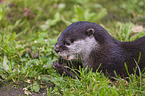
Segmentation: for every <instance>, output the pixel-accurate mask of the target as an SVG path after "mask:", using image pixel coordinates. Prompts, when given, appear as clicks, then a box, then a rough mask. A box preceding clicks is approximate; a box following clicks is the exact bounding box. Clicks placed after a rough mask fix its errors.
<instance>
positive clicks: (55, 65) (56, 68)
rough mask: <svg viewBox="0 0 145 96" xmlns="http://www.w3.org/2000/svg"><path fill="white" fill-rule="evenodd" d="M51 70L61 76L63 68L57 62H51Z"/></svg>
mask: <svg viewBox="0 0 145 96" xmlns="http://www.w3.org/2000/svg"><path fill="white" fill-rule="evenodd" d="M53 68H54V69H55V70H56V71H57V72H58V73H59V74H60V75H62V74H63V72H64V67H63V66H62V64H59V63H58V62H53Z"/></svg>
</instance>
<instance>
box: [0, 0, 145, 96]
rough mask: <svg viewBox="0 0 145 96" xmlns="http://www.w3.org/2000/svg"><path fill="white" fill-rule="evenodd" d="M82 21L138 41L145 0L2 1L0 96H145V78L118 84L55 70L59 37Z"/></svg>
mask: <svg viewBox="0 0 145 96" xmlns="http://www.w3.org/2000/svg"><path fill="white" fill-rule="evenodd" d="M77 21H90V22H94V23H97V24H99V25H101V26H103V27H104V28H105V29H106V30H107V31H108V32H109V33H110V34H111V35H112V36H113V37H114V38H116V39H118V40H120V41H133V40H135V39H137V38H139V37H142V36H145V0H139V1H138V0H0V95H1V96H4V95H5V96H16V95H22V96H23V95H30V96H31V95H33V96H35V95H36V96H62V95H64V96H120V95H121V96H144V95H145V73H141V74H140V75H139V76H138V75H136V72H134V74H129V76H128V77H126V78H121V77H119V76H116V77H115V78H114V79H115V80H114V81H112V80H110V79H109V77H106V76H104V74H103V73H101V72H95V73H93V72H92V71H90V72H89V73H87V72H86V70H82V69H80V70H79V71H80V79H78V78H71V77H66V76H60V75H59V74H58V73H57V72H56V70H54V69H53V67H52V64H53V61H56V60H57V54H56V53H55V51H54V45H55V43H56V42H57V38H58V37H59V35H60V34H61V32H62V31H63V30H64V29H65V28H66V27H67V26H68V25H70V24H71V23H73V22H77ZM126 68H127V66H126Z"/></svg>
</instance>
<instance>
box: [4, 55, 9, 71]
mask: <svg viewBox="0 0 145 96" xmlns="http://www.w3.org/2000/svg"><path fill="white" fill-rule="evenodd" d="M8 63H9V60H8V59H7V56H6V55H4V59H3V67H4V69H5V70H9V69H10V68H9V65H8Z"/></svg>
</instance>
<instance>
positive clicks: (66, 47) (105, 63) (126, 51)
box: [53, 21, 145, 76]
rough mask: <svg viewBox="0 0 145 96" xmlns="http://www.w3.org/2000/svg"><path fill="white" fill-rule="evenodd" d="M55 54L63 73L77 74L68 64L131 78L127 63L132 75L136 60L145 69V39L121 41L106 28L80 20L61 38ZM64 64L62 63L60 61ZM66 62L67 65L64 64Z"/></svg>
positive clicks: (55, 64)
mask: <svg viewBox="0 0 145 96" xmlns="http://www.w3.org/2000/svg"><path fill="white" fill-rule="evenodd" d="M55 51H56V52H57V53H58V55H59V56H60V59H59V60H58V62H54V64H53V67H54V68H55V69H56V70H57V71H58V72H59V73H60V74H62V73H66V74H67V75H70V76H72V75H74V73H73V72H72V71H71V70H69V69H67V68H66V67H65V66H68V62H70V63H71V65H72V66H73V68H75V69H78V68H79V67H78V66H79V65H81V67H83V68H86V67H89V68H92V69H93V71H94V72H95V71H96V70H97V69H98V67H99V66H100V64H101V66H100V68H99V70H100V71H102V72H103V73H105V74H106V75H109V76H115V74H114V71H116V73H117V74H118V75H120V76H128V74H127V72H126V68H125V66H124V63H126V64H127V67H128V71H129V73H130V74H131V73H133V72H134V70H133V69H134V68H135V67H136V63H135V61H138V59H139V54H140V53H141V58H140V61H139V63H138V65H139V67H140V69H141V70H143V69H144V68H145V36H144V37H142V38H139V39H137V40H135V41H133V42H121V41H118V40H116V39H114V38H113V37H112V36H111V35H110V34H109V33H108V32H107V31H106V30H105V29H104V28H103V27H101V26H100V25H97V24H95V23H91V22H85V21H79V22H75V23H73V24H71V25H70V26H68V27H67V28H66V29H65V30H64V31H63V32H62V34H61V35H60V37H59V38H58V42H57V43H56V45H55ZM60 61H61V62H60ZM62 61H63V62H62Z"/></svg>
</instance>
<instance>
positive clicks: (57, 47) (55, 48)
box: [54, 44, 60, 53]
mask: <svg viewBox="0 0 145 96" xmlns="http://www.w3.org/2000/svg"><path fill="white" fill-rule="evenodd" d="M54 50H55V52H56V53H58V52H59V51H60V46H59V45H58V44H56V45H55V47H54Z"/></svg>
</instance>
